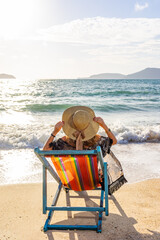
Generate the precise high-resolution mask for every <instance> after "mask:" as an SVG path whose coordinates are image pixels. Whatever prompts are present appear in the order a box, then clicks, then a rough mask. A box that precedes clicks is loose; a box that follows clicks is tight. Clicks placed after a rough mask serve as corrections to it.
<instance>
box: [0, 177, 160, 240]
mask: <svg viewBox="0 0 160 240" xmlns="http://www.w3.org/2000/svg"><path fill="white" fill-rule="evenodd" d="M56 189H57V184H56V183H48V205H49V204H51V203H52V199H53V197H54V193H55V192H56ZM97 192H99V191H87V192H84V193H82V194H80V195H79V196H78V198H77V197H76V198H75V197H73V198H72V196H77V193H75V192H74V191H71V192H70V196H71V198H70V199H71V205H72V206H76V205H77V204H78V205H79V206H82V205H84V206H92V205H93V204H94V205H95V204H98V205H99V199H98V198H96V197H93V196H97V197H98V196H99V193H97ZM159 192H160V178H156V179H150V180H144V181H141V182H138V183H129V184H125V185H123V186H122V187H121V188H120V189H119V190H118V191H117V192H115V193H114V194H113V195H112V196H111V197H109V216H107V217H106V216H104V214H103V221H102V233H101V234H97V233H96V232H93V231H62V230H61V231H60V230H59V231H52V230H50V231H47V232H46V233H44V232H43V231H42V230H41V228H42V226H43V225H44V222H45V219H46V215H43V214H42V183H29V184H28V183H27V184H24V183H23V184H10V185H1V186H0V196H1V198H0V206H1V208H0V226H1V231H0V239H3V240H7V239H12V240H14V239H15V240H21V239H24V240H32V239H34V240H35V239H42V240H43V239H48V240H52V239H54V240H57V239H61V240H66V239H73V240H77V239H78V240H85V239H93V240H96V239H104V238H105V239H110V240H112V239H113V240H114V239H116V240H120V239H123V240H125V239H126V240H127V239H135V240H138V239H148V240H152V239H154V240H158V239H160V227H159V226H160V210H159V206H160V195H159V194H158V193H159ZM81 195H83V198H82V197H81ZM66 201H67V198H66V194H65V192H64V191H63V190H62V191H61V195H60V198H59V200H58V204H59V205H61V206H65V204H66ZM68 214H69V215H67V214H64V212H58V213H56V214H55V216H54V217H53V222H55V223H57V224H67V223H68V221H74V223H77V224H78V223H79V224H82V223H83V222H86V224H88V223H89V224H92V222H94V221H95V214H92V213H91V214H88V213H87V212H81V213H79V212H72V213H68ZM84 224H85V223H84Z"/></svg>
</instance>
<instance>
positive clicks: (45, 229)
mask: <svg viewBox="0 0 160 240" xmlns="http://www.w3.org/2000/svg"><path fill="white" fill-rule="evenodd" d="M61 189H62V183H61V182H60V184H59V186H58V189H57V192H56V194H55V197H54V199H53V202H52V205H51V206H52V207H53V206H55V205H56V204H57V201H58V198H59V194H60V192H61ZM53 213H54V210H50V211H49V213H48V218H47V219H46V222H45V225H44V228H43V230H44V232H46V231H47V230H48V229H49V223H50V221H51V219H52V216H53Z"/></svg>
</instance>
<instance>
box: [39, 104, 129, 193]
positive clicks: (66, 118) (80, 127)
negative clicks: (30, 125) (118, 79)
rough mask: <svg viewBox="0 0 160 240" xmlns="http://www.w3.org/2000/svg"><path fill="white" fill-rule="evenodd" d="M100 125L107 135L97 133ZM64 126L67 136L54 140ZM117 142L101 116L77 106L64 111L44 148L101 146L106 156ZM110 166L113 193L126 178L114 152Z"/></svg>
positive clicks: (72, 148)
mask: <svg viewBox="0 0 160 240" xmlns="http://www.w3.org/2000/svg"><path fill="white" fill-rule="evenodd" d="M99 126H101V127H102V128H103V129H104V130H105V132H106V134H107V137H103V136H100V135H98V134H97V132H98V129H99ZM62 128H63V131H64V132H65V134H66V136H63V137H62V138H59V139H58V140H57V141H54V138H55V136H56V135H57V133H58V132H59V131H60V130H61V129H62ZM116 143H117V139H116V138H115V136H114V134H113V133H112V132H111V130H110V129H109V128H108V127H107V125H106V124H105V122H104V121H103V119H102V118H101V117H96V116H95V114H94V111H93V110H92V109H91V108H88V107H84V106H75V107H70V108H68V109H66V110H65V111H64V113H63V116H62V121H60V122H58V123H57V124H56V125H55V127H54V130H53V132H52V133H51V136H50V137H49V139H48V140H47V142H46V144H45V146H44V148H43V150H75V149H76V150H83V149H84V150H85V149H86V150H90V149H96V148H97V146H100V147H101V150H102V154H103V157H105V156H106V154H107V153H108V154H109V153H110V154H111V153H112V152H111V151H110V148H111V146H112V145H114V144H116ZM113 161H114V164H113ZM115 164H116V167H114V165H115ZM110 166H112V169H110V167H109V168H108V175H109V193H110V194H111V193H113V192H114V191H115V190H117V189H118V188H119V187H120V186H121V185H122V184H123V183H125V182H126V179H125V178H124V175H123V170H122V167H121V165H120V163H119V161H118V160H117V159H116V157H115V156H114V154H113V153H112V160H111V163H110ZM113 168H115V171H113V170H114V169H113ZM117 169H118V171H117ZM109 172H113V173H112V174H113V175H115V176H114V178H113V179H112V176H111V174H110V173H109ZM115 172H116V174H115Z"/></svg>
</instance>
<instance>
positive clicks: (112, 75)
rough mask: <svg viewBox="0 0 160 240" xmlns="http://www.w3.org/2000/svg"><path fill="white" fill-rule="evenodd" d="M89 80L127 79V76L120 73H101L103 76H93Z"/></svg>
mask: <svg viewBox="0 0 160 240" xmlns="http://www.w3.org/2000/svg"><path fill="white" fill-rule="evenodd" d="M89 78H90V79H124V78H126V76H125V75H123V74H120V73H101V74H96V75H92V76H90V77H89Z"/></svg>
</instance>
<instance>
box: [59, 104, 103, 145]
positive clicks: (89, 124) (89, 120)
mask: <svg viewBox="0 0 160 240" xmlns="http://www.w3.org/2000/svg"><path fill="white" fill-rule="evenodd" d="M94 117H95V113H94V111H93V110H92V109H91V108H89V107H84V106H75V107H70V108H68V109H66V110H65V111H64V113H63V116H62V121H64V126H63V131H64V132H65V134H66V135H67V136H68V137H69V138H71V139H76V137H75V136H74V133H75V132H76V131H79V132H83V134H84V138H83V139H82V141H86V140H89V139H91V138H92V137H94V136H95V135H96V133H97V132H98V129H99V124H98V123H96V122H94V121H93V118H94Z"/></svg>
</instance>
